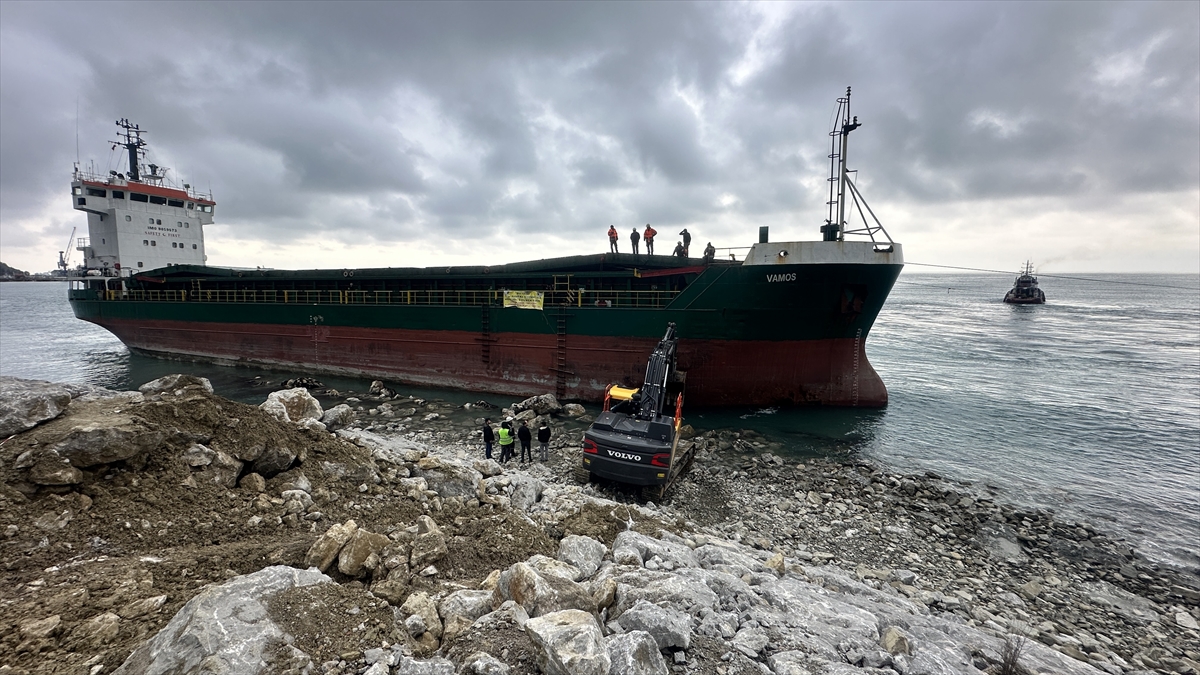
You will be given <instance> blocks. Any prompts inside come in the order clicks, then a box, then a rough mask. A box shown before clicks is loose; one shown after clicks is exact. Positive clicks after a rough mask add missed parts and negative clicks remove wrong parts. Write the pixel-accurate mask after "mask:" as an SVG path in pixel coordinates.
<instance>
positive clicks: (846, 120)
mask: <svg viewBox="0 0 1200 675" xmlns="http://www.w3.org/2000/svg"><path fill="white" fill-rule="evenodd" d="M837 103H838V110H837V115H836V116H835V126H834V128H833V131H830V132H829V136H830V137H831V139H832V143H831V147H830V150H829V201H828V202H826V204H828V205H829V218H828V219H826V220H825V225H824V226H823V227H822V228H821V233H822V234H823V235H824V236H823V238H824V240H825V241H842V240H843V239H844V238H845V232H846V183H847V182H848V179H847V176H846V173H847V171H846V153H847V151H848V150H849V140H850V132H851V131H854V130H855V129H857V128H859V127H860V126H862V125H861V124H859V123H858V117H857V116H856V117H854V119H853V121H851V118H850V87H846V95H845V96H843V97H841V98H839V99H838V100H837Z"/></svg>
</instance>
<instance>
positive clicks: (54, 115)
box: [0, 0, 1200, 273]
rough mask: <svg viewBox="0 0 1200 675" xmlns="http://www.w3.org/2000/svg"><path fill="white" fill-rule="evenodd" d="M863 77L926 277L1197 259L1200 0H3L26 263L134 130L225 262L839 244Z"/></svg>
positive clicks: (861, 170) (1162, 266) (911, 243)
mask: <svg viewBox="0 0 1200 675" xmlns="http://www.w3.org/2000/svg"><path fill="white" fill-rule="evenodd" d="M848 85H849V86H853V88H854V94H853V98H852V103H853V111H852V112H853V114H856V115H858V116H859V120H860V122H861V123H862V125H863V126H862V127H861V128H860V129H859V130H857V131H855V132H854V133H853V134H852V136H851V149H850V153H849V155H850V166H851V168H852V169H856V170H858V174H857V176H858V179H857V180H858V185H859V187H860V189H861V190H862V192H863V193H864V195H865V196H866V198H867V200H868V201H869V203H870V205H871V207H872V208H873V209H874V211H875V213H876V214H877V215H878V216H879V217H880V219H881V220H882V222H883V224H884V226H885V227H886V228H887V230H888V232H889V233H890V234H891V235H892V237H893V238H894V239H895V240H896V241H899V242H901V243H902V244H903V245H904V247H905V254H906V257H907V259H908V260H909V261H915V262H924V263H936V264H944V265H961V266H973V267H984V268H993V269H1005V270H1015V269H1016V268H1017V267H1018V266H1019V265H1020V264H1021V263H1022V262H1023V261H1024V260H1025V259H1027V258H1029V259H1032V260H1033V262H1034V264H1035V265H1037V266H1038V268H1039V270H1040V271H1043V272H1047V273H1050V272H1072V271H1075V272H1105V271H1108V272H1122V271H1124V272H1134V271H1170V272H1197V271H1200V3H1196V2H1161V3H1156V2H1130V3H1094V2H1064V3H1054V2H1029V3H1018V2H1001V3H985V2H959V3H947V2H936V3H928V4H926V3H898V2H879V3H869V2H854V3H837V4H823V3H797V4H785V3H770V4H745V3H733V2H725V3H701V4H688V3H682V2H647V3H633V2H621V3H594V4H591V3H581V2H571V3H567V2H560V3H551V2H534V3H500V2H485V3H479V4H473V3H467V4H455V3H448V2H438V3H427V4H426V3H366V4H354V3H349V2H337V3H328V4H321V3H304V4H286V3H282V2H270V3H262V4H255V3H251V2H239V3H230V4H223V3H215V2H207V3H200V4H189V3H184V2H170V3H168V2H159V3H148V2H139V3H129V4H104V3H98V2H88V3H81V4H67V3H52V2H36V3H22V2H12V1H9V0H4V1H3V2H0V260H3V261H4V262H6V263H8V264H10V265H13V266H15V267H18V268H22V269H27V270H31V271H43V270H48V269H51V268H52V267H53V266H54V261H55V259H56V256H57V251H58V250H59V249H61V248H63V245H64V243H65V242H66V240H67V237H68V236H69V234H70V232H71V228H72V227H73V226H79V227H80V228H81V231H80V233H78V234H77V236H86V234H87V232H86V218H85V217H84V215H83V214H82V213H79V212H75V211H73V210H72V209H71V204H70V196H69V181H70V173H71V167H72V162H74V161H75V159H76V125H77V124H78V156H79V158H80V159H81V160H82V161H83V163H84V164H85V165H86V164H87V163H88V162H89V161H95V163H96V166H97V167H98V168H100V169H101V170H102V171H107V170H108V169H109V168H117V169H120V170H124V166H123V165H120V164H119V163H118V162H119V160H120V159H121V158H120V156H119V153H117V154H116V155H114V153H112V152H111V151H110V145H109V141H110V140H111V139H113V138H114V137H115V132H116V127H115V125H114V124H113V121H114V120H116V119H117V118H121V117H127V118H129V119H130V120H131V121H134V122H136V123H138V124H139V125H141V127H142V128H143V129H147V130H149V131H148V133H147V134H146V139H147V140H148V142H149V143H150V160H151V161H155V162H156V163H158V164H160V165H165V166H168V167H171V174H170V175H173V176H174V177H175V178H176V180H178V181H179V182H189V183H191V184H192V185H194V186H198V187H200V188H202V189H204V190H208V189H211V190H212V192H213V193H214V197H215V199H216V201H217V210H216V224H215V225H213V226H210V227H208V228H206V242H207V246H208V253H209V261H208V262H209V264H213V265H231V266H256V265H262V266H268V267H278V268H308V267H373V266H408V265H431V264H439V265H440V264H488V263H491V264H495V263H503V262H512V261H517V260H524V259H530V258H544V257H554V256H559V255H568V254H583V253H599V252H602V251H605V250H607V247H608V244H607V240H606V238H605V231H606V230H607V229H608V226H609V225H610V224H613V225H616V226H617V229H618V230H620V231H621V233H622V236H623V238H622V250H628V240H627V239H625V238H624V237H625V235H627V234H628V232H629V230H630V229H632V228H633V227H634V226H635V225H636V226H644V225H645V224H646V223H652V224H653V225H654V226H655V227H656V228H657V229H658V230H659V232H660V233H661V234H660V244H659V246H660V249H661V250H662V251H663V252H669V250H670V248H671V246H673V244H674V242H675V240H676V238H677V237H676V236H675V233H677V232H678V231H679V230H680V229H681V228H683V227H687V228H688V229H689V230H690V231H691V232H692V233H693V234H694V237H695V239H696V241H697V242H698V243H699V244H700V245H701V246H702V245H703V244H704V243H705V242H707V241H710V240H711V241H712V242H713V243H714V245H716V246H718V247H726V246H746V245H749V244H750V243H752V242H753V241H756V239H757V232H758V227H759V226H760V225H769V226H770V227H771V238H772V240H778V241H785V240H811V239H819V238H820V233H819V231H818V228H819V227H820V225H821V223H822V221H823V220H824V218H825V216H826V212H825V201H826V199H827V193H826V187H825V186H826V182H825V181H826V178H827V177H828V172H829V165H828V160H827V159H826V155H827V154H828V153H829V138H828V131H829V128H830V122H831V117H832V114H833V111H834V109H835V106H836V103H835V99H836V98H837V97H838V96H840V95H843V94H844V93H845V89H846V87H847V86H848ZM76 110H78V116H77V114H76ZM75 255H76V257H77V259H78V255H79V254H78V253H76V254H75ZM909 269H910V270H911V271H916V269H915V268H909Z"/></svg>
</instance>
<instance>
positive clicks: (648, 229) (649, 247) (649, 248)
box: [642, 223, 658, 255]
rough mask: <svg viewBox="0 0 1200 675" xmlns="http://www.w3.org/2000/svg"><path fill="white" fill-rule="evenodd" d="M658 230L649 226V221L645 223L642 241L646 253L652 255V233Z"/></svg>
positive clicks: (654, 233)
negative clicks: (644, 244)
mask: <svg viewBox="0 0 1200 675" xmlns="http://www.w3.org/2000/svg"><path fill="white" fill-rule="evenodd" d="M656 234H658V231H657V230H655V229H654V228H653V227H650V223H646V231H645V232H643V233H642V241H644V242H646V255H654V235H656Z"/></svg>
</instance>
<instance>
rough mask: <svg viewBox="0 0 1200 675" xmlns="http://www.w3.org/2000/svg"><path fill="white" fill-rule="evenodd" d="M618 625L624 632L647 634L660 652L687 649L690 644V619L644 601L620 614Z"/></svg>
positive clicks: (678, 612) (685, 615) (672, 610)
mask: <svg viewBox="0 0 1200 675" xmlns="http://www.w3.org/2000/svg"><path fill="white" fill-rule="evenodd" d="M620 624H621V628H624V629H625V630H640V631H645V632H647V633H649V634H650V637H652V638H654V642H655V643H656V644H657V645H658V648H659V649H660V650H663V649H671V648H676V649H687V648H688V647H690V646H691V644H692V617H690V616H688V615H687V614H684V613H683V612H680V611H678V610H674V609H665V608H663V607H659V606H658V605H655V604H654V603H651V602H646V601H645V600H639V601H638V602H637V604H635V605H634V606H633V607H630V608H629V609H627V610H625V611H624V612H623V613H622V614H621V618H620Z"/></svg>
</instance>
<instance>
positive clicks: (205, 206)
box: [200, 204, 212, 213]
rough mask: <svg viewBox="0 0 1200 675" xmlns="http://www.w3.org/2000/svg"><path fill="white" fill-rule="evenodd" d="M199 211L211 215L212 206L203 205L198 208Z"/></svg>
mask: <svg viewBox="0 0 1200 675" xmlns="http://www.w3.org/2000/svg"><path fill="white" fill-rule="evenodd" d="M200 210H201V211H203V212H205V213H212V204H204V205H202V206H201V207H200Z"/></svg>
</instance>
